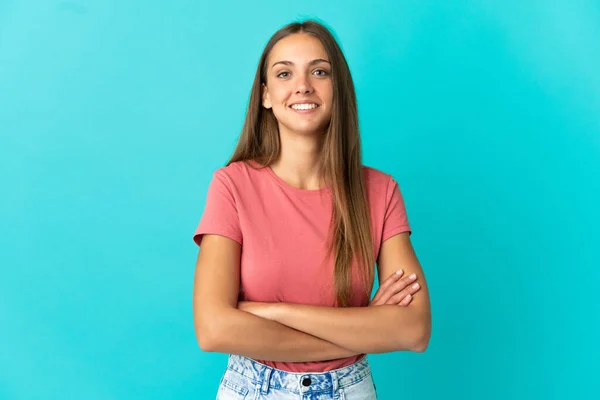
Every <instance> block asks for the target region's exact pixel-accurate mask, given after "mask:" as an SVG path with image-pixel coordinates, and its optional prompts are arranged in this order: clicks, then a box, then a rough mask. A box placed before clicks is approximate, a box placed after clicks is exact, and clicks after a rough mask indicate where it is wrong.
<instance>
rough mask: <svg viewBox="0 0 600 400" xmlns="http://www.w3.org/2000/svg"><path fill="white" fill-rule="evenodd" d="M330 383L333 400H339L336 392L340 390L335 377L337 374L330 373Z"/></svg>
mask: <svg viewBox="0 0 600 400" xmlns="http://www.w3.org/2000/svg"><path fill="white" fill-rule="evenodd" d="M330 373H331V383H332V389H331V390H333V393H332V396H331V397H333V398H334V399H338V398H339V393H338V391H339V390H340V385H339V379H338V376H337V373H336V372H335V371H331V372H330Z"/></svg>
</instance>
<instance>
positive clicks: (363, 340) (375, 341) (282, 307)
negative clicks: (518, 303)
mask: <svg viewBox="0 0 600 400" xmlns="http://www.w3.org/2000/svg"><path fill="white" fill-rule="evenodd" d="M378 267H379V281H380V283H381V282H382V281H383V280H385V279H386V278H387V277H388V276H390V275H391V274H393V273H394V272H395V271H396V270H397V269H399V268H402V269H403V270H404V271H405V274H406V275H410V274H412V273H415V274H416V275H417V282H418V283H419V285H420V289H419V292H418V293H416V294H415V296H414V298H413V299H412V301H411V304H409V305H408V306H407V307H401V306H396V305H380V306H374V307H348V308H336V307H321V306H312V305H303V304H290V303H252V302H241V303H240V304H239V307H240V309H242V310H244V311H248V312H250V313H253V314H255V315H257V316H260V317H263V318H267V319H270V320H273V321H277V322H280V323H282V324H284V325H286V326H289V327H291V328H294V329H297V330H300V331H302V332H306V333H308V334H311V335H314V336H317V337H319V338H321V339H324V340H327V341H329V342H332V343H335V344H337V345H339V346H342V347H343V348H347V349H350V350H353V351H355V352H360V353H385V352H391V351H398V350H409V351H416V352H422V351H425V349H426V348H427V346H428V344H429V338H430V335H431V311H430V302H429V292H428V289H427V282H426V280H425V275H424V273H423V269H422V268H421V265H420V263H419V261H418V260H417V257H416V255H415V252H414V250H413V247H412V245H411V243H410V239H409V234H408V233H406V232H404V233H401V234H398V235H395V236H393V237H391V238H389V239H388V240H386V241H384V242H383V244H382V248H381V251H380V254H379V260H378Z"/></svg>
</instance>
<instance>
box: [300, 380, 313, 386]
mask: <svg viewBox="0 0 600 400" xmlns="http://www.w3.org/2000/svg"><path fill="white" fill-rule="evenodd" d="M302 384H303V385H304V386H310V384H311V380H310V378H304V379H302Z"/></svg>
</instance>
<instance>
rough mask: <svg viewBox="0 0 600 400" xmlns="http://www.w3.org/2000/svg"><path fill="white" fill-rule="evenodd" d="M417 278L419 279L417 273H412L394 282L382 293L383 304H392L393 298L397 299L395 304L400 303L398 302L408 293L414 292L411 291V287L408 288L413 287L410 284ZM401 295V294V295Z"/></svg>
mask: <svg viewBox="0 0 600 400" xmlns="http://www.w3.org/2000/svg"><path fill="white" fill-rule="evenodd" d="M416 279H417V276H416V275H415V274H410V275H409V276H407V277H405V278H402V279H400V280H398V281H397V282H394V283H393V284H392V285H390V286H389V287H388V288H387V289H386V290H385V291H384V292H383V293H382V294H381V297H380V301H381V303H382V304H391V303H390V300H391V299H392V298H394V299H396V300H397V301H396V302H395V303H394V304H398V302H399V301H400V300H401V299H403V298H404V297H405V296H406V295H407V294H409V293H413V292H411V291H410V290H411V289H409V290H408V291H407V290H406V289H407V288H411V286H410V285H411V284H412V283H413V282H414V281H415V280H416ZM402 293H404V294H402ZM399 295H401V297H400V296H399Z"/></svg>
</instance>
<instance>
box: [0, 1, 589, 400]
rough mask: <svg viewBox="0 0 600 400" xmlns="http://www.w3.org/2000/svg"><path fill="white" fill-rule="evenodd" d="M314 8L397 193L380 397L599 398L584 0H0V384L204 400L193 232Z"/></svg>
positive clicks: (214, 373) (205, 369)
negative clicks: (276, 67) (397, 233)
mask: <svg viewBox="0 0 600 400" xmlns="http://www.w3.org/2000/svg"><path fill="white" fill-rule="evenodd" d="M310 17H316V18H319V19H320V20H322V21H323V22H325V23H326V24H328V26H330V27H331V29H332V30H333V32H334V34H335V36H336V37H337V38H338V39H339V41H340V44H341V46H342V48H343V50H344V52H345V54H346V57H347V59H348V62H349V64H350V68H351V71H352V74H353V77H354V81H355V85H356V88H357V94H358V104H359V113H360V114H359V115H360V122H361V129H362V130H361V132H362V139H363V146H364V161H365V164H367V165H369V166H372V167H375V168H379V169H382V170H384V171H385V172H388V173H391V174H393V175H394V177H395V178H396V179H397V181H398V182H399V184H400V186H401V189H402V191H403V194H404V197H405V201H406V206H407V210H408V213H409V219H410V222H411V224H412V227H413V235H412V240H413V244H414V246H415V249H416V251H417V254H418V256H419V259H420V260H421V263H422V265H423V267H424V269H425V272H426V276H427V279H428V282H429V285H430V290H431V300H432V311H433V316H434V325H433V334H432V338H431V342H430V347H429V349H428V350H427V352H426V353H423V354H418V353H407V352H397V353H390V354H373V355H370V356H369V358H370V361H371V364H372V368H373V373H374V379H375V382H376V383H377V388H378V390H379V393H380V396H381V398H382V399H401V398H411V399H442V398H443V399H507V398H511V399H526V398H540V399H558V398H572V399H591V398H598V397H597V396H598V395H599V393H600V386H599V384H598V383H597V381H596V379H597V377H598V373H599V372H598V371H599V365H598V364H599V361H598V359H599V356H600V351H599V345H598V339H599V338H600V329H599V315H600V310H599V308H600V307H599V304H600V302H599V300H598V298H597V290H596V288H597V286H598V284H599V283H600V279H599V278H600V273H599V269H600V268H599V267H600V257H599V254H598V253H599V249H598V247H599V245H598V243H599V236H600V235H599V233H598V226H599V225H600V211H599V207H598V204H599V203H600V201H599V198H600V179H599V174H600V117H599V115H600V72H598V71H600V4H599V3H598V2H595V1H591V0H590V1H575V0H573V1H553V2H552V1H550V2H548V1H542V0H531V1H527V2H522V1H516V0H508V1H506V0H505V1H502V2H500V1H497V2H492V1H475V0H472V1H468V0H458V1H441V0H440V1H397V0H387V1H372V2H351V1H350V2H349V1H347V0H346V1H326V2H324V1H310V0H307V1H303V2H275V1H261V2H242V1H236V2H231V1H220V2H215V1H210V2H197V1H191V0H189V1H171V2H165V1H137V2H136V1H124V0H119V1H117V0H103V1H99V0H95V1H77V2H76V1H49V2H46V1H31V0H30V1H27V0H22V1H10V0H9V1H6V0H4V1H2V2H0V133H1V134H0V157H1V159H0V163H1V168H0V174H1V176H0V179H1V182H2V196H0V217H1V226H2V229H1V230H0V235H1V237H0V239H1V258H0V260H1V261H0V262H1V264H2V267H1V269H0V273H1V275H0V398H1V399H86V400H95V399H167V398H169V399H198V398H206V399H208V398H214V395H215V394H216V390H217V386H218V383H219V379H220V377H221V375H222V373H223V371H224V368H225V365H226V361H227V356H226V355H224V354H215V353H203V352H202V351H201V350H200V349H199V347H198V345H197V343H196V338H195V335H194V330H193V318H192V283H193V274H194V263H195V259H196V255H197V251H198V249H197V247H196V245H195V244H194V243H193V241H192V234H193V231H194V229H195V227H196V224H197V222H198V220H199V218H200V216H201V214H202V211H203V207H204V201H205V195H206V190H207V187H208V183H209V181H210V178H211V176H212V172H213V171H214V170H215V169H217V168H219V167H220V166H222V165H223V164H224V163H225V161H226V160H227V158H228V157H229V155H230V154H231V152H232V151H233V147H234V145H235V143H236V141H237V138H238V135H239V132H240V129H241V125H242V122H243V118H244V113H245V107H246V104H247V99H248V95H249V91H250V86H251V83H252V79H253V76H254V73H255V70H256V64H257V62H258V58H259V56H260V53H261V51H262V48H263V46H264V45H265V44H266V42H267V40H268V39H269V37H270V35H271V34H273V33H274V32H275V31H276V30H277V29H279V28H280V27H282V26H283V25H285V24H286V23H288V22H291V21H292V20H295V19H304V18H310Z"/></svg>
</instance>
